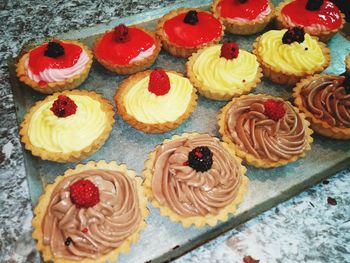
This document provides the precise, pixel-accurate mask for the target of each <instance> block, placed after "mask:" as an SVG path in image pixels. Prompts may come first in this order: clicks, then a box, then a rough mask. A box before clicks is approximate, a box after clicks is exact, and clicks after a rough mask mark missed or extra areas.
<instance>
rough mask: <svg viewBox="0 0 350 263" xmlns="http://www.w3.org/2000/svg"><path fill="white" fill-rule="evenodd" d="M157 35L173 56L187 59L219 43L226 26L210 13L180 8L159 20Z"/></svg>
mask: <svg viewBox="0 0 350 263" xmlns="http://www.w3.org/2000/svg"><path fill="white" fill-rule="evenodd" d="M157 34H158V35H159V37H160V39H161V40H162V44H163V47H164V49H165V50H167V51H168V52H169V53H170V54H172V55H173V56H176V57H184V58H187V57H189V56H191V55H192V53H194V52H196V51H197V50H198V49H199V48H201V47H203V46H205V45H208V44H212V43H218V42H219V41H220V39H221V38H222V36H223V34H224V26H223V25H222V23H221V21H220V19H218V18H217V17H216V16H215V15H213V14H212V13H210V12H207V11H203V10H201V9H195V8H194V9H188V8H180V9H176V10H173V11H171V12H170V13H168V14H166V15H164V16H163V17H162V18H160V19H159V21H158V25H157Z"/></svg>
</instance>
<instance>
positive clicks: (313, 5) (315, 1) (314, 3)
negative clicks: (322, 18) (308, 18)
mask: <svg viewBox="0 0 350 263" xmlns="http://www.w3.org/2000/svg"><path fill="white" fill-rule="evenodd" d="M322 5H323V0H309V1H307V3H306V6H305V8H306V9H307V10H310V11H317V10H320V7H321V6H322Z"/></svg>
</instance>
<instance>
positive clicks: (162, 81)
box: [148, 69, 170, 96]
mask: <svg viewBox="0 0 350 263" xmlns="http://www.w3.org/2000/svg"><path fill="white" fill-rule="evenodd" d="M148 90H149V91H150V92H152V93H154V94H156V95H157V96H162V95H165V94H167V93H168V92H169V90H170V80H169V77H168V75H167V74H166V72H165V70H164V69H155V70H153V71H152V73H151V74H150V76H149V83H148Z"/></svg>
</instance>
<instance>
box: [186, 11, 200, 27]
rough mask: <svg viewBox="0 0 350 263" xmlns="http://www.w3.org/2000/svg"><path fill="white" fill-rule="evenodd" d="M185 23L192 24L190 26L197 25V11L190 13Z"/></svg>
mask: <svg viewBox="0 0 350 263" xmlns="http://www.w3.org/2000/svg"><path fill="white" fill-rule="evenodd" d="M183 21H184V23H186V24H190V25H195V24H197V23H198V15H197V11H195V10H191V11H188V12H187V14H186V16H185V18H184V20H183Z"/></svg>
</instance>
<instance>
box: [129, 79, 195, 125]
mask: <svg viewBox="0 0 350 263" xmlns="http://www.w3.org/2000/svg"><path fill="white" fill-rule="evenodd" d="M167 75H168V76H169V80H170V90H169V92H168V93H167V94H165V95H163V96H157V95H155V94H154V93H152V92H150V91H149V90H148V83H149V76H147V77H144V78H143V79H141V80H140V81H138V82H137V83H136V84H135V85H133V87H132V88H131V89H130V90H129V91H128V92H127V94H126V95H125V98H124V105H125V108H126V111H127V113H128V114H129V115H131V116H133V117H134V118H135V119H136V120H138V121H140V122H143V123H149V124H156V123H164V122H168V121H169V122H171V121H175V120H176V119H177V118H179V117H180V116H181V115H183V114H184V113H185V111H186V109H187V107H188V105H189V103H190V101H191V96H192V91H193V86H192V84H191V82H190V81H189V80H188V79H187V78H185V77H182V76H180V75H178V74H174V73H171V72H167Z"/></svg>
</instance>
